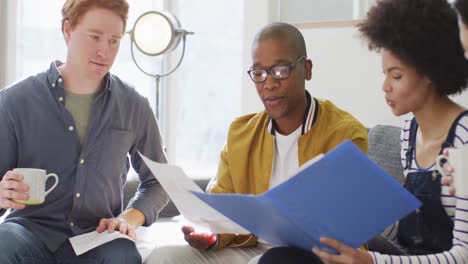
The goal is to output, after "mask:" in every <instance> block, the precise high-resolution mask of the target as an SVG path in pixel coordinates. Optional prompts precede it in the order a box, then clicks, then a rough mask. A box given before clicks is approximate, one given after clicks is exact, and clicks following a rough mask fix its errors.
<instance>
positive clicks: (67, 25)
mask: <svg viewBox="0 0 468 264" xmlns="http://www.w3.org/2000/svg"><path fill="white" fill-rule="evenodd" d="M71 32H72V28H71V25H70V21H69V20H65V21H64V22H63V32H62V33H63V38H64V39H65V43H67V44H68V40H69V39H70V35H71Z"/></svg>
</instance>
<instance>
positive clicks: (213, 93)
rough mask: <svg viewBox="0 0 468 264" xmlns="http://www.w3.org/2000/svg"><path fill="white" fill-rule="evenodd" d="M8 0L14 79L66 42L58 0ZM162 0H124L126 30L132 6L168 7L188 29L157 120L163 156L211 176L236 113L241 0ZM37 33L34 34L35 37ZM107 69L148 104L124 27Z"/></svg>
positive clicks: (135, 12)
mask: <svg viewBox="0 0 468 264" xmlns="http://www.w3.org/2000/svg"><path fill="white" fill-rule="evenodd" d="M0 1H1V0H0ZM16 2H17V6H16V12H15V13H16V17H14V20H15V23H16V28H17V32H18V34H17V36H16V41H17V43H16V47H15V48H14V52H15V54H16V60H15V61H16V68H15V77H16V79H21V78H25V77H27V76H30V75H33V74H36V73H38V72H41V71H44V70H45V69H46V68H47V67H48V65H49V63H50V62H51V61H52V60H55V59H58V60H61V61H64V60H65V57H66V46H65V43H64V40H63V37H62V33H61V30H60V28H61V8H62V5H63V2H64V1H63V0H42V1H36V0H18V1H16ZM165 2H166V3H167V2H168V1H164V0H152V1H130V13H129V19H128V23H127V31H129V30H131V29H132V28H133V25H134V22H135V20H136V19H137V18H138V16H139V15H140V14H142V13H144V12H146V11H149V10H159V11H160V10H164V9H166V10H169V11H171V10H172V12H173V13H174V14H175V15H176V16H177V17H178V18H179V20H180V22H181V24H182V27H183V28H185V29H187V30H190V31H193V32H195V35H190V36H188V37H187V45H186V56H185V59H184V61H183V63H182V65H181V67H180V68H179V69H178V70H177V71H176V72H175V73H174V74H172V75H170V76H168V77H166V78H163V79H161V86H162V89H161V90H162V93H163V94H162V96H161V98H163V99H162V100H163V101H162V102H161V103H162V104H161V105H162V106H161V107H162V110H161V112H162V116H163V117H162V120H160V121H161V122H160V124H161V130H162V133H163V136H164V140H165V144H166V147H167V150H168V156H169V162H170V163H173V164H174V163H175V164H177V165H180V166H182V167H183V168H184V170H185V171H186V172H187V174H188V175H189V176H193V177H213V176H214V175H215V172H216V167H217V163H218V160H219V153H220V151H221V149H222V147H223V144H224V142H225V140H226V134H227V129H228V127H229V124H230V122H231V121H232V120H233V118H234V117H235V116H238V115H239V113H240V94H241V85H242V84H241V81H242V76H243V74H245V73H244V68H243V65H242V28H243V22H242V21H243V16H242V15H243V14H242V13H243V1H228V2H226V1H216V0H205V1H202V2H197V1H188V0H177V1H171V2H169V3H170V4H172V5H173V6H166V7H164V3H165ZM200 14H203V15H200ZM227 17H229V19H226V18H227ZM38 21H41V22H40V23H38ZM207 25H208V26H207ZM38 36H40V38H41V41H37V38H38ZM9 41H10V40H9ZM180 48H181V47H180V46H179V48H178V49H177V50H176V51H174V52H172V53H171V54H169V55H168V56H167V57H166V58H167V60H165V61H164V64H171V62H174V61H177V59H178V58H179V54H180ZM136 59H137V60H138V61H139V62H141V64H142V67H143V68H144V69H145V70H147V71H150V72H154V73H161V72H163V71H165V70H166V69H169V68H170V67H163V66H162V65H163V63H162V62H163V61H162V59H161V58H160V57H154V58H151V57H145V56H144V55H142V54H139V53H138V52H136ZM167 61H168V63H167ZM169 66H170V65H169ZM111 72H113V73H114V74H116V75H118V76H119V77H120V78H122V79H123V80H126V81H128V82H129V83H131V84H133V85H134V86H135V87H136V89H137V90H138V91H139V92H140V93H141V94H143V95H144V96H146V97H147V98H148V100H149V101H150V103H151V106H152V107H153V109H155V107H156V92H155V83H154V79H153V78H151V77H149V76H146V75H145V74H143V73H142V72H140V71H139V70H138V68H137V67H136V66H135V65H134V63H133V61H132V58H131V54H130V37H129V35H126V36H125V37H124V38H123V39H122V43H121V46H120V51H119V54H118V56H117V58H116V61H115V63H114V67H113V69H112V70H111Z"/></svg>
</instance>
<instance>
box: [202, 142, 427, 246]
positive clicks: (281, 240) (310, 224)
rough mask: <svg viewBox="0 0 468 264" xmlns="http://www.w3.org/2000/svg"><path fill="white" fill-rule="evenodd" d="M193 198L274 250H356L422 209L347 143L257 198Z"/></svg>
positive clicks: (380, 170) (389, 178) (249, 196)
mask: <svg viewBox="0 0 468 264" xmlns="http://www.w3.org/2000/svg"><path fill="white" fill-rule="evenodd" d="M194 194H195V195H196V196H197V197H199V198H200V199H201V200H202V201H204V202H205V203H207V204H208V205H210V206H211V207H213V208H214V209H216V210H218V211H219V212H221V213H222V214H224V215H225V216H227V217H228V218H230V219H231V220H233V221H234V222H236V223H237V224H239V225H240V226H242V227H244V228H245V229H247V230H249V231H250V232H252V234H254V235H256V236H257V237H259V238H261V239H263V240H265V241H267V242H269V243H271V244H272V245H274V246H294V247H298V248H302V249H304V250H311V249H312V248H313V247H316V246H317V247H321V248H324V249H326V250H329V251H332V252H334V250H332V249H331V248H327V247H325V246H324V245H322V244H320V243H319V239H320V237H322V236H324V237H330V238H335V239H337V240H340V241H342V242H343V243H345V244H347V245H349V246H351V247H354V248H357V247H359V246H360V245H362V244H364V243H365V242H366V241H368V240H369V239H370V238H372V237H374V236H375V235H377V234H379V233H380V232H382V231H383V230H384V229H385V228H386V227H388V226H389V225H391V224H392V223H394V222H396V221H398V220H399V219H401V218H403V217H404V216H406V215H408V214H409V213H410V212H412V211H414V210H415V209H417V208H419V207H420V206H421V202H420V201H419V200H417V199H416V198H415V197H414V196H413V195H412V194H411V193H409V192H408V191H407V190H406V189H405V188H404V187H402V186H401V185H400V184H399V183H398V182H396V181H395V180H394V179H393V178H392V177H391V176H389V175H388V174H387V173H386V172H385V171H384V170H383V169H381V168H380V167H379V166H378V165H376V164H375V163H374V162H373V161H371V160H370V159H369V158H367V156H366V155H365V154H363V153H362V152H361V150H359V149H358V148H357V147H356V146H355V145H354V144H353V143H352V142H351V141H345V142H344V143H342V144H341V145H339V146H338V147H336V148H335V149H333V150H332V151H330V152H329V153H327V154H326V155H325V156H323V157H322V158H321V159H320V160H318V161H317V162H315V163H312V164H310V165H306V167H305V168H301V170H300V171H299V172H298V173H297V174H296V175H295V176H293V177H292V178H290V179H289V180H287V181H285V182H283V183H282V184H280V185H278V186H276V187H275V188H273V189H270V190H269V191H267V192H265V193H263V194H261V195H258V196H254V195H243V194H206V193H198V192H194Z"/></svg>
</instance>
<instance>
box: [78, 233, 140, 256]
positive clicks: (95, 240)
mask: <svg viewBox="0 0 468 264" xmlns="http://www.w3.org/2000/svg"><path fill="white" fill-rule="evenodd" d="M117 238H125V239H128V240H131V241H134V240H133V239H131V238H130V237H129V236H127V235H124V234H121V233H120V232H118V231H115V232H112V233H109V232H107V231H105V232H102V233H100V234H99V233H98V232H96V231H93V232H90V233H86V234H83V235H79V236H74V237H71V238H69V240H70V244H71V245H72V247H73V250H74V251H75V254H76V255H77V256H79V255H81V254H83V253H86V252H88V251H89V250H91V249H93V248H95V247H98V246H100V245H102V244H105V243H107V242H109V241H112V240H114V239H117Z"/></svg>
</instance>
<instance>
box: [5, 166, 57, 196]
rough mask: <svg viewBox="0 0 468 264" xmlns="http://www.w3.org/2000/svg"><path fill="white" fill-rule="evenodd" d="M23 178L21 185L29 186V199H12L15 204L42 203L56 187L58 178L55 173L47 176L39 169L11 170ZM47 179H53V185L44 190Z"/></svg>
mask: <svg viewBox="0 0 468 264" xmlns="http://www.w3.org/2000/svg"><path fill="white" fill-rule="evenodd" d="M13 171H14V172H17V173H19V174H21V175H22V176H23V183H25V184H27V185H29V192H27V194H29V199H28V200H18V199H13V200H14V201H15V202H18V203H23V204H27V205H38V204H41V203H43V202H44V200H45V197H46V196H47V195H48V194H49V193H50V192H51V191H52V190H53V189H55V187H57V184H58V181H59V179H58V176H57V174H55V173H49V174H47V173H46V171H45V170H41V169H30V168H16V169H14V170H13ZM49 177H53V178H54V179H55V183H54V185H52V187H50V188H49V189H48V190H46V182H47V179H48V178H49Z"/></svg>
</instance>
